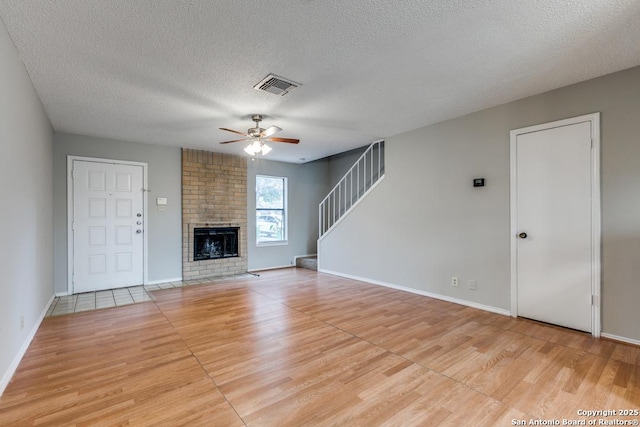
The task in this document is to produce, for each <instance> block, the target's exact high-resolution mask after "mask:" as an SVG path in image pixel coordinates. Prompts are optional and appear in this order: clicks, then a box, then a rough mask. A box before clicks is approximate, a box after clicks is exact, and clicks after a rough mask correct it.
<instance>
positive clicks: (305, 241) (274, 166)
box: [247, 158, 328, 271]
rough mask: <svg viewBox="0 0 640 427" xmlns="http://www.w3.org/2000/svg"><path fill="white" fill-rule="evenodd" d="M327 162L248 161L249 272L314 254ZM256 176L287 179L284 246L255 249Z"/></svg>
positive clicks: (325, 185)
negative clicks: (285, 242)
mask: <svg viewBox="0 0 640 427" xmlns="http://www.w3.org/2000/svg"><path fill="white" fill-rule="evenodd" d="M327 173H328V162H327V161H326V160H317V161H315V162H309V163H305V164H300V165H298V164H293V163H282V162H274V161H269V160H265V159H262V158H260V159H255V160H249V162H248V168H247V218H248V221H247V224H248V226H247V229H248V233H249V239H248V241H249V271H252V270H260V269H265V268H273V267H285V266H290V265H293V259H294V258H295V257H296V256H298V255H307V254H315V253H316V243H317V240H318V204H319V203H320V201H321V200H322V198H323V197H324V196H325V195H326V193H327V187H328V184H327V179H328V175H327ZM256 175H270V176H282V177H287V182H288V214H289V221H288V230H289V241H288V244H286V245H282V246H257V245H256V224H255V217H256V213H255V212H256V211H255V209H256V193H255V192H256Z"/></svg>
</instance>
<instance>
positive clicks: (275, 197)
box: [256, 175, 287, 245]
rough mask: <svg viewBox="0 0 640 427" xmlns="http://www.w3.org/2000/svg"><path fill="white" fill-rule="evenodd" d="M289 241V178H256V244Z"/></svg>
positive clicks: (259, 176)
mask: <svg viewBox="0 0 640 427" xmlns="http://www.w3.org/2000/svg"><path fill="white" fill-rule="evenodd" d="M286 241H287V178H283V177H276V176H262V175H258V176H256V243H257V244H258V245H269V244H283V243H286Z"/></svg>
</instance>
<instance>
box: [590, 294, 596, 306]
mask: <svg viewBox="0 0 640 427" xmlns="http://www.w3.org/2000/svg"><path fill="white" fill-rule="evenodd" d="M591 305H596V296H595V295H591Z"/></svg>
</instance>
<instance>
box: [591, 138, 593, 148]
mask: <svg viewBox="0 0 640 427" xmlns="http://www.w3.org/2000/svg"><path fill="white" fill-rule="evenodd" d="M591 148H593V138H591Z"/></svg>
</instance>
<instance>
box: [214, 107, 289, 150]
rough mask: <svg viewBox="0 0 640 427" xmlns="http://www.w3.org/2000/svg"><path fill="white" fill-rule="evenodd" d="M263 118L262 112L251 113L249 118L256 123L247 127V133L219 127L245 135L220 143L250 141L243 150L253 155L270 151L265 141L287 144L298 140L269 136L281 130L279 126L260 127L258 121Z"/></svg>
mask: <svg viewBox="0 0 640 427" xmlns="http://www.w3.org/2000/svg"><path fill="white" fill-rule="evenodd" d="M263 118H264V116H262V114H254V115H252V116H251V120H253V121H254V122H255V123H256V126H255V127H253V128H249V129H247V133H243V132H239V131H237V130H233V129H227V128H220V130H226V131H227V132H233V133H237V134H239V135H243V136H244V137H245V138H242V139H234V140H232V141H223V142H221V143H220V144H229V143H231V142H240V141H251V143H250V144H249V146H248V147H247V148H245V149H244V151H246V152H247V153H248V154H251V155H252V156H254V155H256V154H258V153H262V154H263V155H264V154H267V153H268V152H269V151H271V147H269V146H268V145H266V144H265V142H286V143H289V144H297V143H299V142H300V140H299V139H293V138H278V137H275V136H271V135H273V134H274V133H277V132H280V131H282V129H281V128H279V127H278V126H269V127H268V128H266V129H262V128H261V127H260V122H261V121H262V119H263Z"/></svg>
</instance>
